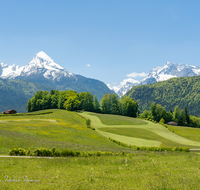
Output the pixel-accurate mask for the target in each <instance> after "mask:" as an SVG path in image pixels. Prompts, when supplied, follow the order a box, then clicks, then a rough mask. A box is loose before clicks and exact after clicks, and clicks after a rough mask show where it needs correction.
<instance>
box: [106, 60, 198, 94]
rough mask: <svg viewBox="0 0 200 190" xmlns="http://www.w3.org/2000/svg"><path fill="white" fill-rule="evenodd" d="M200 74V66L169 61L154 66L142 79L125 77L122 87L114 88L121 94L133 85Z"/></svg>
mask: <svg viewBox="0 0 200 190" xmlns="http://www.w3.org/2000/svg"><path fill="white" fill-rule="evenodd" d="M196 75H200V67H199V66H191V65H185V64H176V63H172V62H167V63H166V64H165V65H164V66H163V67H156V68H153V69H152V70H151V71H150V72H149V74H148V76H147V77H146V78H144V79H143V80H141V81H136V80H134V81H133V82H132V81H131V78H130V79H125V80H124V84H123V85H121V86H120V88H116V87H114V88H112V87H110V86H109V87H110V88H111V89H113V90H114V91H115V92H116V93H117V94H118V95H119V96H122V95H124V94H126V93H127V92H128V91H129V90H130V89H131V88H132V87H133V86H137V85H145V84H152V83H155V82H159V81H165V80H168V79H170V78H174V77H187V76H196Z"/></svg>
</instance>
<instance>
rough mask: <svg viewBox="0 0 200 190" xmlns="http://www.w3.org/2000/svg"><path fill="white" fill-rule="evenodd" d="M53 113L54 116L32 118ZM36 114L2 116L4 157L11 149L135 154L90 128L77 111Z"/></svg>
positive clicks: (0, 129) (0, 128)
mask: <svg viewBox="0 0 200 190" xmlns="http://www.w3.org/2000/svg"><path fill="white" fill-rule="evenodd" d="M49 111H51V112H53V113H50V114H42V115H31V114H32V113H33V114H35V113H38V114H39V113H43V112H44V113H45V112H49ZM32 113H31V114H30V115H28V114H26V115H22V116H11V115H10V116H1V115H0V154H7V153H8V151H9V150H10V149H11V148H24V149H26V150H28V149H29V148H32V150H34V149H36V148H50V149H52V148H56V149H73V150H79V151H83V150H87V151H98V150H101V151H114V152H119V151H131V150H130V149H128V148H124V147H121V146H119V145H117V144H115V143H113V142H111V141H110V140H108V139H107V138H105V137H104V136H102V135H100V134H99V133H98V132H96V131H95V130H91V129H89V128H87V126H86V124H85V120H84V119H83V118H82V117H80V116H78V115H77V114H76V113H74V112H69V111H66V110H58V109H54V110H45V111H44V110H43V111H37V112H32Z"/></svg>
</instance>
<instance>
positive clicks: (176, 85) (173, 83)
mask: <svg viewBox="0 0 200 190" xmlns="http://www.w3.org/2000/svg"><path fill="white" fill-rule="evenodd" d="M125 96H128V97H131V98H133V99H134V100H135V101H137V102H138V105H139V109H140V111H141V112H143V111H144V110H149V108H150V106H151V104H152V103H153V102H156V104H160V105H162V106H163V107H165V109H166V110H167V111H170V110H174V108H175V106H179V108H180V109H184V107H185V106H187V108H188V111H189V114H190V115H195V116H200V110H199V106H200V76H199V75H198V76H194V77H180V78H172V79H169V80H166V81H161V82H157V83H153V84H148V85H139V86H134V87H133V88H132V89H131V90H129V91H128V92H127V94H126V95H125Z"/></svg>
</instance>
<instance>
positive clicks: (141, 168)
mask: <svg viewBox="0 0 200 190" xmlns="http://www.w3.org/2000/svg"><path fill="white" fill-rule="evenodd" d="M44 112H46V113H49V114H43V115H40V114H41V113H44ZM34 114H38V115H21V116H5V117H3V116H0V154H7V153H8V151H9V149H10V148H18V147H21V148H25V149H26V150H27V149H29V148H32V149H33V150H34V149H35V148H56V149H63V148H64V149H73V150H79V151H99V150H100V151H112V152H122V151H124V152H127V154H125V155H118V156H91V157H65V158H36V157H35V158H15V157H6V158H4V157H0V187H1V189H9V190H10V189H13V190H14V189H19V190H25V189H39V190H43V189H48V190H51V189H52V190H53V189H72V190H74V189H75V190H79V189H81V190H82V189H85V190H86V189H127V190H129V189H139V190H141V189H142V190H143V189H144V190H146V189H163V190H164V189H195V190H198V189H200V187H199V183H200V159H199V156H200V155H199V154H197V153H193V152H190V153H181V152H145V151H133V150H131V149H129V148H124V147H121V146H119V145H117V144H115V143H113V142H111V141H110V140H108V138H107V137H111V138H113V139H116V140H119V141H121V142H125V143H127V144H129V143H130V144H131V143H132V144H134V143H136V145H140V146H149V145H153V146H182V147H183V146H186V145H187V146H189V147H200V141H199V140H198V139H195V138H197V137H200V131H199V130H198V129H191V128H185V127H184V128H180V127H179V128H178V127H177V128H176V127H174V128H171V130H174V132H171V131H169V130H168V129H166V128H165V127H163V126H161V125H159V124H155V123H151V122H149V121H142V120H138V119H135V118H130V117H123V116H112V115H101V114H94V113H89V112H82V113H81V112H79V113H78V114H80V115H81V116H84V117H85V118H90V119H91V122H92V127H95V128H96V130H91V129H89V128H87V126H86V124H85V120H84V119H83V118H82V117H80V116H78V115H77V113H74V112H68V111H65V110H46V111H44V110H43V111H39V112H34ZM104 116H105V117H104ZM119 124H120V125H119ZM195 145H196V146H195ZM129 153H131V154H129Z"/></svg>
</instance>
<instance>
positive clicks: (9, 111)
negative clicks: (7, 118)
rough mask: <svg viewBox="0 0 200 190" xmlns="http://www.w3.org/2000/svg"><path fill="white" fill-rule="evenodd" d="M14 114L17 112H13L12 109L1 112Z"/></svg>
mask: <svg viewBox="0 0 200 190" xmlns="http://www.w3.org/2000/svg"><path fill="white" fill-rule="evenodd" d="M15 113H17V111H15V110H13V109H11V110H8V111H4V112H3V114H15Z"/></svg>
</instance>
